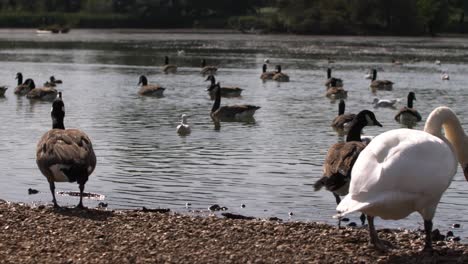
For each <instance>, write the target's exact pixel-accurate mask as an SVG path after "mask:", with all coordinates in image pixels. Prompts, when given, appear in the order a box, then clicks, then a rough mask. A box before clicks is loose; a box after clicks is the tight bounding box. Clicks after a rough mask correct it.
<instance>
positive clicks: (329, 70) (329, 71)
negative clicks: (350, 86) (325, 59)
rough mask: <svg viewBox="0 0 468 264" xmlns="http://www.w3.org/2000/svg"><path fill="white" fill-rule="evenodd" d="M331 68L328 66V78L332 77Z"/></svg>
mask: <svg viewBox="0 0 468 264" xmlns="http://www.w3.org/2000/svg"><path fill="white" fill-rule="evenodd" d="M331 71H332V70H331V68H328V69H327V79H330V78H331Z"/></svg>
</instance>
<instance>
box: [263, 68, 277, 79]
mask: <svg viewBox="0 0 468 264" xmlns="http://www.w3.org/2000/svg"><path fill="white" fill-rule="evenodd" d="M275 74H276V72H274V71H267V65H266V64H263V66H262V75H260V79H262V80H264V81H265V80H273V76H275Z"/></svg>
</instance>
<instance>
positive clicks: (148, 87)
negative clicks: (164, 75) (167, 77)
mask: <svg viewBox="0 0 468 264" xmlns="http://www.w3.org/2000/svg"><path fill="white" fill-rule="evenodd" d="M140 84H141V88H140V90H139V91H138V94H140V95H147V96H163V93H164V90H166V88H163V87H161V86H159V85H153V84H148V79H147V78H146V76H144V75H141V76H140V79H139V80H138V85H140Z"/></svg>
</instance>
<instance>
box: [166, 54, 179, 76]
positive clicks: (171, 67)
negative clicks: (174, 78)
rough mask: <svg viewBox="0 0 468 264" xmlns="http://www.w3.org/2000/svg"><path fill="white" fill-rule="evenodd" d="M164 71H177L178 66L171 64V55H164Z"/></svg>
mask: <svg viewBox="0 0 468 264" xmlns="http://www.w3.org/2000/svg"><path fill="white" fill-rule="evenodd" d="M162 71H163V72H164V73H165V74H168V73H176V72H177V66H176V65H174V64H169V57H168V56H164V65H163V67H162Z"/></svg>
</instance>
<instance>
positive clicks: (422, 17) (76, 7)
mask: <svg viewBox="0 0 468 264" xmlns="http://www.w3.org/2000/svg"><path fill="white" fill-rule="evenodd" d="M467 11H468V1H467V0H196V1H194V0H34V1H31V0H0V27H41V26H48V25H53V24H57V25H66V26H70V27H88V28H90V27H91V28H93V27H96V28H112V27H127V28H182V27H184V28H187V27H188V28H231V29H237V30H241V31H244V32H259V31H261V32H289V33H298V34H359V35H361V34H377V35H379V34H382V35H384V34H386V35H388V34H398V35H421V34H431V35H435V34H437V33H440V32H453V33H466V32H468V21H466V19H465V13H466V12H467Z"/></svg>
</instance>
